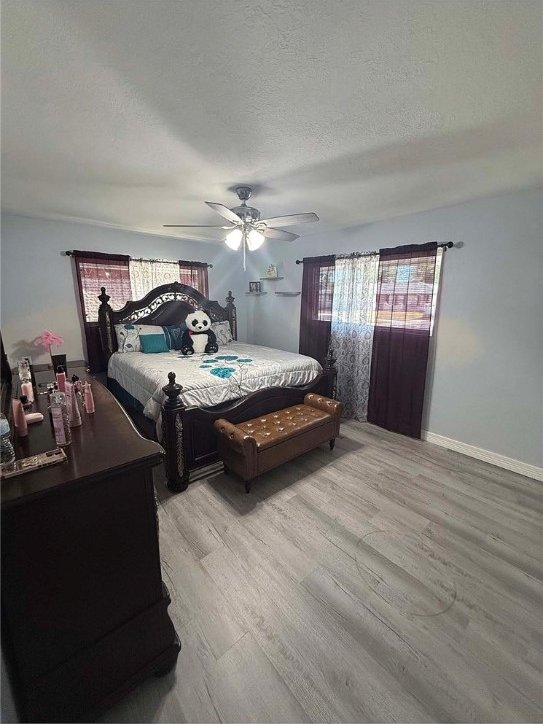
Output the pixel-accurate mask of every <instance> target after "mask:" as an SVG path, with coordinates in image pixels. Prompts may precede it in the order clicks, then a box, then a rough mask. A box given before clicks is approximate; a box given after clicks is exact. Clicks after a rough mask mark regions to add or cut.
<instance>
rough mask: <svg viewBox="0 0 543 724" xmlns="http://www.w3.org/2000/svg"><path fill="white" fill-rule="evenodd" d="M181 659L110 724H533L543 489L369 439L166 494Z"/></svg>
mask: <svg viewBox="0 0 543 724" xmlns="http://www.w3.org/2000/svg"><path fill="white" fill-rule="evenodd" d="M159 497H160V499H161V501H160V506H159V515H160V539H161V555H162V563H163V576H164V580H165V581H166V583H167V585H168V587H169V589H170V593H171V595H172V605H171V606H170V609H169V610H170V615H171V617H172V620H173V621H174V624H175V627H176V629H177V632H178V634H179V636H180V638H181V641H182V645H183V648H182V650H181V653H180V655H179V660H178V664H177V669H176V671H175V672H174V673H171V674H170V675H168V676H167V677H165V678H163V679H152V680H150V681H148V682H146V683H144V684H143V685H142V686H141V687H140V688H139V689H137V690H136V691H135V692H133V693H132V694H131V695H130V696H129V697H128V698H127V699H125V700H124V701H123V702H121V703H120V704H119V705H117V706H116V707H115V708H114V709H112V710H111V711H110V712H109V713H108V714H107V716H105V717H104V718H103V721H132V722H135V721H137V722H144V721H168V722H215V721H224V722H240V721H248V722H295V721H300V722H301V721H316V722H317V721H326V722H332V721H344V722H362V721H399V722H415V721H416V722H423V721H463V722H471V721H478V722H486V721H531V722H536V721H541V720H542V719H543V711H542V675H541V664H542V657H541V634H542V625H541V624H542V611H543V607H542V600H543V585H542V575H541V566H540V563H541V559H542V555H541V554H542V536H541V533H542V527H541V512H542V509H543V486H542V484H541V483H538V482H536V481H534V480H531V479H529V478H525V477H522V476H520V475H516V474H514V473H510V472H507V471H504V470H501V469H499V468H495V467H493V466H491V465H488V464H487V463H483V462H479V461H477V460H473V459H471V458H467V457H464V456H462V455H460V454H458V453H453V452H450V451H447V450H444V449H442V448H439V447H437V446H434V445H432V444H430V443H425V442H420V441H415V440H410V439H408V438H404V437H401V436H399V435H394V434H392V433H388V432H385V431H384V430H381V429H379V428H376V427H373V426H371V425H367V424H366V425H363V424H359V423H347V424H344V425H342V437H341V439H340V440H338V442H337V445H336V449H335V450H334V451H333V452H330V451H329V450H328V446H325V447H322V449H318V450H316V451H314V452H312V453H308V454H307V455H305V456H304V457H302V458H300V459H298V460H296V461H295V462H293V463H290V464H288V465H286V466H284V467H283V468H282V469H280V470H277V471H274V472H272V473H269V474H267V475H265V476H263V477H262V478H261V479H260V481H258V482H257V483H255V485H254V490H253V492H252V493H251V494H250V495H245V493H244V492H243V486H242V484H241V483H240V482H239V481H237V479H235V478H231V477H227V476H225V475H224V474H222V473H221V474H217V475H215V476H214V477H210V478H208V479H206V480H203V481H200V482H197V483H194V484H193V485H191V486H190V488H189V490H188V491H187V492H185V493H181V494H179V495H170V494H169V493H168V492H167V491H165V489H164V488H163V487H162V486H160V488H159Z"/></svg>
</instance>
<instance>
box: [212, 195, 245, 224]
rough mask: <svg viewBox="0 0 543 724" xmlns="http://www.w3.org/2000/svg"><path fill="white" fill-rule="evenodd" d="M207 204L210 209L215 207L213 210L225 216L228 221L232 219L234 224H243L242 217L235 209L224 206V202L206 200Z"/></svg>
mask: <svg viewBox="0 0 543 724" xmlns="http://www.w3.org/2000/svg"><path fill="white" fill-rule="evenodd" d="M206 204H207V205H208V206H209V208H210V209H213V211H216V212H217V213H218V214H220V215H221V216H224V218H225V219H228V221H231V222H232V223H233V224H241V221H242V220H241V219H240V217H239V216H238V215H237V214H235V213H234V212H233V211H230V209H229V208H228V207H226V206H224V204H214V203H213V201H206Z"/></svg>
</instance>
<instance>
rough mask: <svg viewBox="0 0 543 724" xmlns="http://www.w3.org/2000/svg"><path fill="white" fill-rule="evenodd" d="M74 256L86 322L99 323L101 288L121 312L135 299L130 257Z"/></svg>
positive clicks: (81, 254) (79, 254)
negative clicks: (133, 297)
mask: <svg viewBox="0 0 543 724" xmlns="http://www.w3.org/2000/svg"><path fill="white" fill-rule="evenodd" d="M108 256H109V258H108ZM74 257H75V263H76V273H77V278H78V282H79V296H80V300H81V307H82V311H83V319H84V320H85V322H97V321H98V307H99V306H100V302H99V300H98V296H99V294H100V288H101V287H105V288H106V290H107V293H108V294H109V296H110V297H111V300H110V302H109V303H110V304H111V306H112V307H113V308H114V309H120V308H121V307H122V306H124V305H125V304H126V302H128V301H129V300H130V299H132V287H131V285H130V272H129V268H128V263H129V259H128V257H114V256H112V255H111V256H110V255H107V254H104V255H98V254H92V255H91V254H90V253H89V256H85V255H84V252H77V253H74Z"/></svg>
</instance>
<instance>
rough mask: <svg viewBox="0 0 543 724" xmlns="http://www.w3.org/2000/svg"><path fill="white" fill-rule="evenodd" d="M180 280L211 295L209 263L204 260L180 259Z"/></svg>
mask: <svg viewBox="0 0 543 724" xmlns="http://www.w3.org/2000/svg"><path fill="white" fill-rule="evenodd" d="M179 281H180V282H181V284H186V285H187V286H189V287H192V288H193V289H196V290H197V291H199V292H200V293H201V294H203V295H204V297H209V285H208V278H207V263H205V262H202V261H180V262H179Z"/></svg>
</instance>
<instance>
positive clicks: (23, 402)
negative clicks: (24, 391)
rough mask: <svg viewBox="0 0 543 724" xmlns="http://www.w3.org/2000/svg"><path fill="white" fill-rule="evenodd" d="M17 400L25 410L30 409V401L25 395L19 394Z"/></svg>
mask: <svg viewBox="0 0 543 724" xmlns="http://www.w3.org/2000/svg"><path fill="white" fill-rule="evenodd" d="M19 400H20V401H21V405H22V406H23V410H24V411H25V412H26V411H27V410H31V409H32V403H31V402H30V400H29V399H28V397H27V396H26V395H20V396H19Z"/></svg>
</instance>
